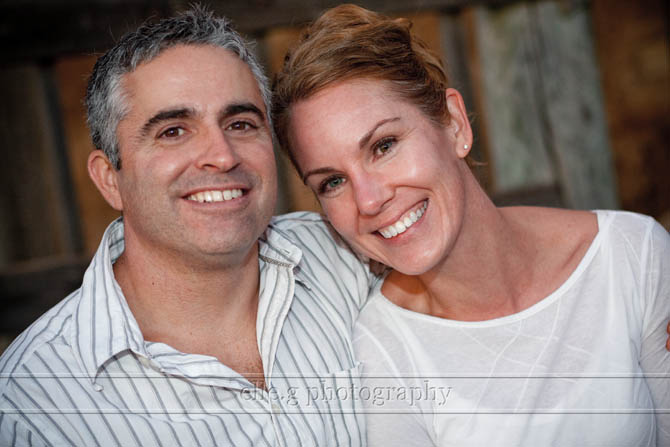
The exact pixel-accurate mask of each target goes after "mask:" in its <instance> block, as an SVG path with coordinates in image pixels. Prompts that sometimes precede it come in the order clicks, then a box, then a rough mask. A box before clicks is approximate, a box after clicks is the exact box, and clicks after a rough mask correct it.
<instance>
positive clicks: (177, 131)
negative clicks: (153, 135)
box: [160, 127, 185, 138]
mask: <svg viewBox="0 0 670 447" xmlns="http://www.w3.org/2000/svg"><path fill="white" fill-rule="evenodd" d="M184 133H185V131H184V129H183V128H181V127H170V128H169V129H165V130H164V131H163V132H162V133H161V134H160V136H161V137H167V138H175V137H181V136H182V135H184Z"/></svg>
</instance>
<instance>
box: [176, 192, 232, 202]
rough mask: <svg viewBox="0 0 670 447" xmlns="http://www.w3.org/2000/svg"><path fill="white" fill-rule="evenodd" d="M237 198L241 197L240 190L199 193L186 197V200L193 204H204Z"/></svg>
mask: <svg viewBox="0 0 670 447" xmlns="http://www.w3.org/2000/svg"><path fill="white" fill-rule="evenodd" d="M238 197H242V190H241V189H224V190H212V191H200V192H197V193H195V194H191V195H190V196H188V197H187V199H188V200H193V201H195V202H200V203H205V202H223V201H226V200H233V199H237V198H238Z"/></svg>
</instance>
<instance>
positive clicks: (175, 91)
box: [121, 45, 266, 113]
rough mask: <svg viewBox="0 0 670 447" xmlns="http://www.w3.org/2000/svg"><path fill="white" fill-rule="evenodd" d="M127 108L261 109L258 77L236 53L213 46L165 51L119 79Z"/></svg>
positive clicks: (262, 108) (262, 105)
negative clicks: (231, 106) (244, 105)
mask: <svg viewBox="0 0 670 447" xmlns="http://www.w3.org/2000/svg"><path fill="white" fill-rule="evenodd" d="M121 85H122V89H123V93H124V96H126V101H125V102H126V105H127V107H128V109H129V110H128V112H132V110H133V109H134V110H135V111H140V110H142V111H144V112H145V113H153V112H155V111H158V110H163V109H170V108H188V109H192V110H194V111H205V110H207V109H210V108H217V109H219V108H222V107H226V106H227V105H228V104H233V103H252V104H255V105H256V106H257V107H258V108H259V109H260V110H262V111H264V112H266V111H265V104H264V102H263V99H262V96H261V92H260V89H259V85H258V82H257V80H256V78H255V77H254V76H253V74H252V72H251V69H250V68H249V66H248V65H247V64H246V63H245V62H244V61H242V60H241V59H240V58H239V57H238V56H237V55H236V54H235V53H233V52H232V51H230V50H226V49H224V48H220V47H215V46H211V45H178V46H175V47H171V48H167V49H165V50H163V51H162V52H161V53H160V54H159V55H158V56H156V57H155V58H154V59H152V60H151V61H148V62H146V63H143V64H140V65H139V66H138V67H137V68H136V69H135V70H134V71H132V72H130V73H127V74H126V75H124V77H123V78H122V84H121Z"/></svg>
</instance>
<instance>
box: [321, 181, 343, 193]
mask: <svg viewBox="0 0 670 447" xmlns="http://www.w3.org/2000/svg"><path fill="white" fill-rule="evenodd" d="M342 183H344V177H331V178H328V179H326V180H324V181H323V182H322V183H321V186H320V187H319V192H321V193H324V192H328V191H332V190H334V189H336V188H337V187H338V186H340V185H342Z"/></svg>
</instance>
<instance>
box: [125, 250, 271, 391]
mask: <svg viewBox="0 0 670 447" xmlns="http://www.w3.org/2000/svg"><path fill="white" fill-rule="evenodd" d="M129 242H130V243H129ZM194 265H197V263H188V262H185V260H184V258H183V257H179V256H169V255H166V254H164V253H160V254H157V253H151V252H146V251H143V250H138V247H136V246H134V245H133V243H132V241H128V240H127V241H126V249H125V251H124V253H123V254H122V255H121V256H120V257H119V259H118V260H117V261H116V263H115V264H114V275H115V278H116V280H117V282H118V283H119V285H120V286H121V289H122V291H123V293H124V296H125V298H126V301H127V302H128V306H129V307H130V310H131V311H132V313H133V316H134V317H135V319H136V320H137V322H138V325H139V327H140V330H141V331H142V334H143V336H144V339H145V340H148V341H154V342H161V343H165V344H168V345H170V346H171V347H173V348H175V349H177V350H178V351H181V352H184V353H190V354H202V355H209V356H212V357H216V358H217V359H219V361H221V362H222V363H224V364H226V365H227V366H229V367H231V368H232V369H235V370H236V371H238V372H240V373H241V374H242V375H244V376H246V377H247V378H249V380H250V381H252V382H253V383H254V384H256V385H257V386H263V381H262V372H263V368H262V364H261V362H260V354H259V351H258V344H257V342H256V314H257V311H258V290H259V288H258V287H259V277H260V274H259V264H258V244H255V245H254V246H253V249H252V250H250V251H249V253H248V254H247V256H246V257H243V258H242V259H241V262H239V263H236V264H232V265H231V264H230V263H228V264H221V266H220V267H219V268H216V267H215V266H210V268H204V266H203V265H198V266H197V267H194ZM259 375H260V378H259V377H258V376H259Z"/></svg>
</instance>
